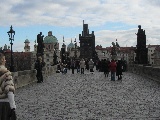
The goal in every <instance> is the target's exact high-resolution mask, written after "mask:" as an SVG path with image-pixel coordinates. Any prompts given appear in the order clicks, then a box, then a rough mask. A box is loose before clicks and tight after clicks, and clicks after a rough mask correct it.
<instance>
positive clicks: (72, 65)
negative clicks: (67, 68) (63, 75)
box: [71, 60, 75, 74]
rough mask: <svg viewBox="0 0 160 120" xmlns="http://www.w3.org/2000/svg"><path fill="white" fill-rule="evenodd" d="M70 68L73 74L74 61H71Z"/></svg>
mask: <svg viewBox="0 0 160 120" xmlns="http://www.w3.org/2000/svg"><path fill="white" fill-rule="evenodd" d="M71 69H72V74H74V69H75V61H74V60H72V61H71Z"/></svg>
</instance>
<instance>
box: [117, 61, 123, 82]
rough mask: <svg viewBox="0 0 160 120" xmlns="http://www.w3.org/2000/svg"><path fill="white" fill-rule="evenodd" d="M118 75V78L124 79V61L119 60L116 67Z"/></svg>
mask: <svg viewBox="0 0 160 120" xmlns="http://www.w3.org/2000/svg"><path fill="white" fill-rule="evenodd" d="M116 76H118V80H121V79H122V62H121V60H118V62H117V67H116Z"/></svg>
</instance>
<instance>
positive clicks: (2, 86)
mask: <svg viewBox="0 0 160 120" xmlns="http://www.w3.org/2000/svg"><path fill="white" fill-rule="evenodd" d="M5 63H6V60H5V56H4V55H3V54H2V53H0V120H16V114H15V109H16V105H15V101H14V92H15V88H14V83H13V79H12V76H11V72H10V71H9V70H7V68H6V67H5Z"/></svg>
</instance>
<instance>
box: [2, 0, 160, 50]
mask: <svg viewBox="0 0 160 120" xmlns="http://www.w3.org/2000/svg"><path fill="white" fill-rule="evenodd" d="M0 3H1V6H0V19H1V22H0V26H10V24H12V25H13V26H17V27H18V26H34V25H41V26H53V27H54V26H59V27H73V26H74V27H82V20H85V23H87V24H89V26H92V27H95V28H96V27H97V29H98V28H103V29H98V30H97V29H95V30H94V29H93V30H92V31H95V35H96V44H101V45H103V46H104V47H107V46H110V45H111V42H112V41H115V40H116V39H118V42H119V44H120V45H121V46H126V45H127V46H131V45H133V46H135V45H136V35H135V33H136V32H137V29H138V27H136V28H135V26H138V25H141V26H142V28H143V29H145V30H146V35H147V44H148V43H151V44H160V43H159V39H160V36H159V31H160V24H159V20H160V16H159V15H158V14H159V11H160V7H159V6H160V1H159V0H153V1H151V0H134V1H133V0H130V1H128V0H123V1H117V0H94V1H93V0H87V1H86V0H45V1H44V0H28V1H26V0H14V1H11V0H1V2H0ZM6 6H7V7H6ZM111 22H112V24H114V23H124V24H125V25H126V26H127V25H128V26H134V27H132V28H131V27H130V28H126V27H123V26H121V25H120V24H119V25H118V24H116V25H117V26H113V27H114V28H113V27H112V28H110V29H108V28H107V27H106V28H105V27H104V25H106V24H109V23H111ZM116 28H117V30H116ZM121 28H122V29H123V28H124V29H123V30H120V29H121ZM113 29H114V30H113ZM80 32H81V31H80ZM66 41H67V43H69V42H70V38H69V37H68V38H66ZM20 46H22V45H19V46H18V44H17V47H20ZM23 46H24V44H23Z"/></svg>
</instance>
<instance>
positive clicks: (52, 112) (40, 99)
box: [15, 71, 160, 120]
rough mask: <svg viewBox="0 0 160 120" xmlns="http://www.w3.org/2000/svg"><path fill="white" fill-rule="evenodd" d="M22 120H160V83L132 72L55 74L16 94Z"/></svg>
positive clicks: (69, 72) (21, 88) (19, 117)
mask: <svg viewBox="0 0 160 120" xmlns="http://www.w3.org/2000/svg"><path fill="white" fill-rule="evenodd" d="M15 101H16V105H17V109H16V113H17V118H18V120H160V83H159V82H157V81H154V80H152V79H150V78H146V77H143V76H141V75H136V74H133V73H130V72H124V73H123V79H122V81H110V75H109V77H106V78H105V77H104V74H103V73H102V72H97V71H95V72H94V74H90V73H89V72H88V71H85V74H84V75H83V74H82V75H81V74H79V73H75V74H71V71H68V73H67V74H61V73H54V74H52V75H50V77H48V78H46V79H45V80H44V82H43V83H36V82H34V83H31V84H30V85H27V86H24V87H20V88H18V89H17V90H16V94H15Z"/></svg>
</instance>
